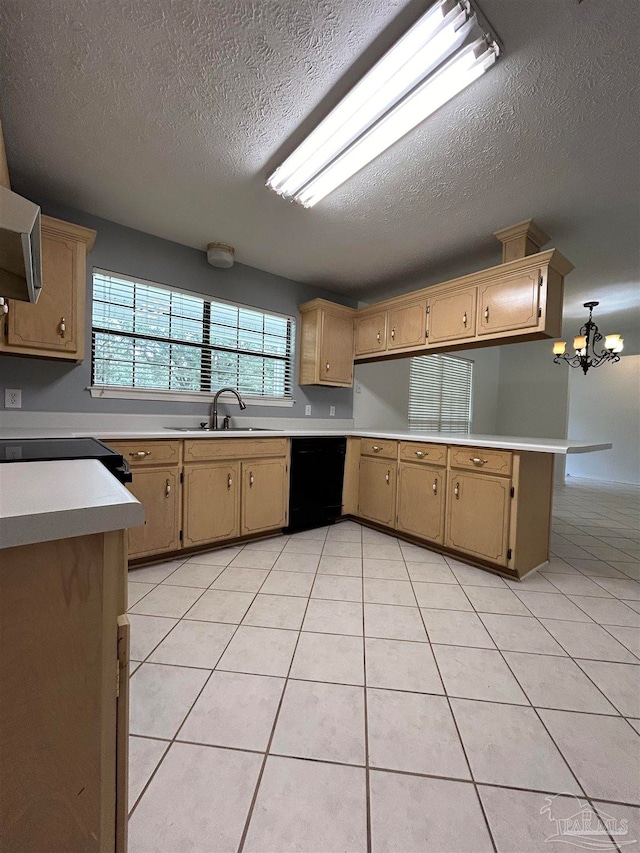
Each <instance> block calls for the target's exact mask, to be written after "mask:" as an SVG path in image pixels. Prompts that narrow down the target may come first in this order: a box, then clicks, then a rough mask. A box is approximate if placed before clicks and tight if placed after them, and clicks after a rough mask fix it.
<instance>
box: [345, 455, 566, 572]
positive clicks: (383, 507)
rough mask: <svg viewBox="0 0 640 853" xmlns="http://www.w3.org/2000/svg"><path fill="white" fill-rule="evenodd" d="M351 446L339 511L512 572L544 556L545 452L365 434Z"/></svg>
mask: <svg viewBox="0 0 640 853" xmlns="http://www.w3.org/2000/svg"><path fill="white" fill-rule="evenodd" d="M352 441H353V439H352ZM359 445H360V447H359V450H360V465H359V478H358V481H357V483H356V482H355V481H354V471H355V465H354V464H353V461H352V462H351V468H350V470H349V472H348V479H349V484H348V485H349V488H348V495H349V504H348V506H349V507H351V509H347V510H345V511H346V512H352V513H353V514H354V515H356V516H359V517H360V518H362V519H365V520H367V521H372V522H375V523H376V524H379V525H381V526H384V527H387V528H389V529H390V530H392V529H395V530H397V532H398V534H405V535H406V536H409V537H412V538H415V539H418V540H422V541H423V542H425V543H432V544H433V545H437V546H441V547H442V548H443V549H445V550H446V551H448V552H450V553H451V554H452V555H453V556H455V555H458V556H459V557H461V558H464V557H467V558H469V559H470V560H472V561H474V562H476V563H477V564H480V565H483V566H485V567H486V566H494V567H496V568H499V569H502V570H504V571H505V572H506V573H508V574H511V575H512V576H516V577H522V576H523V575H525V574H526V573H527V572H529V571H531V570H532V569H535V568H536V567H538V566H541V565H543V564H544V563H545V562H546V561H547V560H548V559H549V536H550V529H551V501H552V495H553V456H552V454H550V453H534V452H525V451H515V452H514V451H511V450H501V449H494V448H481V447H466V446H461V445H454V446H449V447H447V446H446V445H442V444H438V445H436V444H430V443H427V442H418V441H400V442H393V441H390V440H388V439H370V438H367V439H364V438H363V439H360V440H359ZM375 448H377V451H376V449H375ZM357 450H358V448H357V446H355V445H354V447H353V449H352V452H357ZM382 453H384V454H385V456H386V458H385V456H381V455H380V454H382ZM396 459H397V460H398V461H396ZM396 471H397V474H398V476H397V487H396V476H395V475H396ZM356 486H357V488H358V492H359V494H358V502H357V509H354V508H353V507H355V506H356V501H355V495H354V493H355V490H356Z"/></svg>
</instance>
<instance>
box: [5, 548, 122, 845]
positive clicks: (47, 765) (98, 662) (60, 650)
mask: <svg viewBox="0 0 640 853" xmlns="http://www.w3.org/2000/svg"><path fill="white" fill-rule="evenodd" d="M0 553H1V554H2V558H1V562H2V571H1V572H0V625H2V644H1V646H0V684H1V685H2V689H1V693H2V699H1V700H0V791H1V792H2V794H1V796H0V850H3V851H4V850H6V851H16V853H17V851H25V853H26V851H32V853H36V851H65V853H107V851H111V853H113V851H116V852H117V853H124V851H125V850H126V838H127V739H128V722H129V721H128V713H127V708H128V691H129V678H128V655H129V649H128V647H127V643H128V631H127V628H128V620H127V617H126V616H125V615H124V614H125V612H126V608H127V602H126V582H125V581H126V552H125V537H124V531H114V532H109V533H95V534H91V535H86V536H78V537H74V538H70V539H61V540H55V541H52V542H42V543H38V544H35V545H23V546H21V547H15V548H7V549H5V550H3V551H1V552H0Z"/></svg>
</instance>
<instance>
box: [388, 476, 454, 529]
mask: <svg viewBox="0 0 640 853" xmlns="http://www.w3.org/2000/svg"><path fill="white" fill-rule="evenodd" d="M398 472H399V476H398V509H397V516H398V518H397V524H396V526H397V529H398V530H403V531H404V532H405V533H410V534H411V535H412V536H419V537H420V538H421V539H428V540H429V541H431V542H439V543H441V544H442V542H443V541H444V509H445V485H446V476H447V472H446V469H445V468H430V467H429V466H428V465H409V464H407V463H404V462H401V463H400V465H399V468H398Z"/></svg>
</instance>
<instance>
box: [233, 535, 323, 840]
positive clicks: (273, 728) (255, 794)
mask: <svg viewBox="0 0 640 853" xmlns="http://www.w3.org/2000/svg"><path fill="white" fill-rule="evenodd" d="M324 541H326V534H325V540H324ZM322 548H323V550H324V544H323V546H322ZM321 553H322V552H321ZM319 565H320V561H318V566H319ZM317 575H318V569H316V571H315V572H314V576H313V583H312V584H311V588H310V589H309V594H308V596H307V603H306V605H305V609H304V613H303V615H302V622H301V623H300V630H299V631H298V636H297V638H296V643H295V646H294V647H293V653H292V655H291V660H290V661H289V667H288V669H287V674H286V676H285V679H284V684H283V686H282V693H281V694H280V700H279V702H278V707H277V708H276V714H275V717H274V719H273V724H272V726H271V732H270V734H269V739H268V740H267V745H266V748H265V751H264V757H263V760H262V764H261V766H260V770H259V772H258V778H257V779H256V786H255V788H254V791H253V796H252V798H251V802H250V803H249V810H248V812H247V817H246V820H245V823H244V826H243V829H242V834H241V836H240V841H239V843H238V848H237V853H242V851H243V850H244V845H245V843H246V840H247V835H248V833H249V827H250V825H251V820H252V818H253V811H254V808H255V804H256V802H257V800H258V793H259V791H260V785H261V784H262V779H263V776H264V771H265V768H266V765H267V759H268V758H269V755H270V750H271V744H272V743H273V738H274V736H275V732H276V727H277V725H278V719H279V717H280V711H281V709H282V703H283V702H284V697H285V693H286V691H287V685H288V684H289V677H290V674H291V669H292V667H293V661H294V659H295V656H296V651H297V649H298V644H299V642H300V635H301V634H302V626H303V625H304V620H305V618H306V615H307V610H308V608H309V602H310V601H311V593H312V591H313V587H314V585H315V581H316V577H317Z"/></svg>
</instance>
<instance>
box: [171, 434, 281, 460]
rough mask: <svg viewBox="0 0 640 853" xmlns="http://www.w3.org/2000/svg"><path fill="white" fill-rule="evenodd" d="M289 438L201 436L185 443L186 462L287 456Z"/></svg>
mask: <svg viewBox="0 0 640 853" xmlns="http://www.w3.org/2000/svg"><path fill="white" fill-rule="evenodd" d="M288 444H289V439H288V438H200V439H193V440H191V441H185V443H184V460H185V462H205V461H208V460H213V461H215V460H216V459H245V458H247V457H249V456H250V457H251V458H252V459H253V458H255V457H262V456H286V455H287V449H288Z"/></svg>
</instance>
